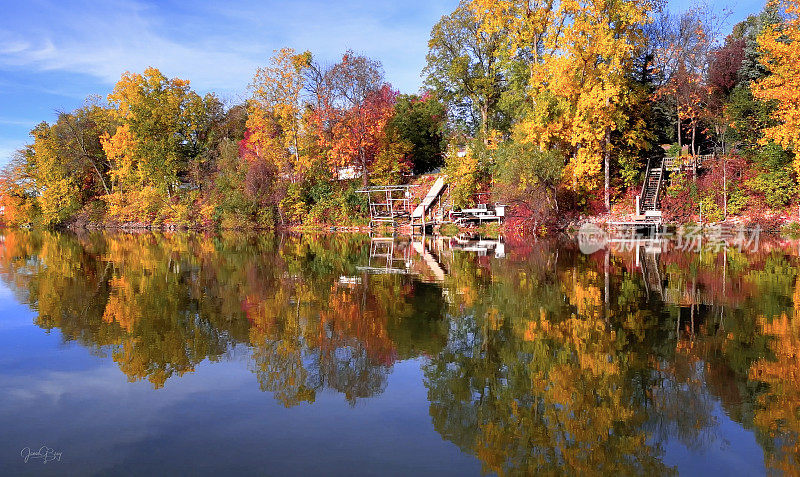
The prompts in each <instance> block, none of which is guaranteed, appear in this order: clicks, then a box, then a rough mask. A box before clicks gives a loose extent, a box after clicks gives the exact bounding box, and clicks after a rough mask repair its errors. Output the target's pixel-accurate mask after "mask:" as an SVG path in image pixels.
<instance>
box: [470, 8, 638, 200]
mask: <svg viewBox="0 0 800 477" xmlns="http://www.w3.org/2000/svg"><path fill="white" fill-rule="evenodd" d="M473 8H474V9H475V11H476V12H478V13H479V14H480V15H482V18H484V22H483V24H482V27H481V29H482V31H486V32H490V33H499V32H502V31H506V32H508V40H507V45H508V47H509V48H510V49H511V54H512V55H513V54H522V53H524V54H525V55H526V56H527V57H528V58H529V60H528V65H529V72H530V79H529V85H530V87H529V112H528V114H527V115H526V117H525V118H524V119H523V120H521V121H520V123H519V125H518V128H519V134H520V135H521V136H522V137H523V138H524V140H525V141H528V142H531V143H533V144H536V145H538V146H539V147H540V148H542V149H548V148H559V149H561V150H562V151H563V152H564V154H565V156H566V157H567V158H568V159H569V164H568V167H567V171H566V173H567V174H568V176H569V177H570V178H571V181H570V182H571V185H572V188H573V189H576V190H578V189H592V188H594V187H595V186H596V185H597V182H598V181H597V179H598V178H599V176H600V173H601V170H603V171H604V184H605V186H604V189H605V204H606V207H607V208H608V207H609V206H610V194H609V180H610V162H611V154H612V150H611V149H612V144H611V135H612V132H613V131H614V130H616V129H617V128H618V127H620V126H621V125H622V124H624V123H625V122H626V120H627V118H626V117H625V114H624V111H625V107H624V106H625V105H626V104H630V103H631V102H632V101H633V99H634V98H633V95H631V92H630V87H629V81H628V76H629V75H630V73H631V71H632V69H633V68H632V65H633V60H634V58H635V57H636V56H637V54H638V52H639V50H640V48H641V46H642V44H643V42H644V35H643V32H642V26H643V25H644V24H645V23H647V22H648V21H649V17H648V13H649V12H650V11H651V9H652V8H653V4H652V3H651V2H635V3H634V2H622V1H614V2H605V1H602V2H600V1H592V0H589V1H580V2H562V3H559V4H557V5H556V4H553V3H551V2H536V3H535V4H534V5H531V4H530V3H529V2H516V1H494V0H475V1H474V2H473Z"/></svg>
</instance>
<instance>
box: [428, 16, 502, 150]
mask: <svg viewBox="0 0 800 477" xmlns="http://www.w3.org/2000/svg"><path fill="white" fill-rule="evenodd" d="M501 45H502V32H501V31H497V30H487V29H484V28H481V14H480V13H478V12H477V11H476V10H474V9H472V8H470V2H469V1H466V0H462V1H461V2H460V3H459V5H458V7H457V8H456V10H455V11H454V12H453V13H451V14H450V15H445V16H443V17H442V19H441V20H439V22H438V23H436V25H434V27H433V29H432V30H431V38H430V40H429V41H428V55H427V57H426V59H427V64H426V66H425V69H424V70H423V75H425V77H426V79H425V84H426V86H427V87H428V88H430V89H431V90H432V91H435V92H436V95H437V96H438V97H439V98H441V99H442V101H444V102H445V104H447V105H448V107H449V108H450V109H451V112H452V113H453V114H454V116H455V118H454V119H456V121H458V120H459V119H460V120H461V121H463V122H464V123H465V125H466V126H467V127H468V132H472V133H479V134H480V136H481V137H483V138H485V137H487V135H488V132H489V131H490V130H491V129H494V128H496V127H498V125H499V123H500V117H499V116H500V108H499V104H500V99H501V95H502V93H503V91H504V89H505V79H504V77H503V74H502V69H501V68H502V64H501V61H500V59H499V57H498V53H499V49H500V47H501Z"/></svg>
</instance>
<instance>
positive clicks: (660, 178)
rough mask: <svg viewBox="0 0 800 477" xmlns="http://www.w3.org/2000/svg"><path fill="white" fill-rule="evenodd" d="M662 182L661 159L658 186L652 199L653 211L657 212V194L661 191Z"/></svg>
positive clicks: (662, 168)
mask: <svg viewBox="0 0 800 477" xmlns="http://www.w3.org/2000/svg"><path fill="white" fill-rule="evenodd" d="M663 181H664V159H661V174H659V175H658V185H656V195H655V196H654V197H653V210H658V193H659V191H661V183H662V182H663Z"/></svg>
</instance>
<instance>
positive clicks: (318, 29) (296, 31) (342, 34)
mask: <svg viewBox="0 0 800 477" xmlns="http://www.w3.org/2000/svg"><path fill="white" fill-rule="evenodd" d="M457 4H458V1H457V0H404V1H396V0H344V1H332V0H329V1H324V0H295V1H286V2H282V1H275V0H265V1H255V0H252V1H247V0H245V1H240V0H227V1H224V2H220V1H213V0H197V1H192V2H186V1H177V0H163V1H156V0H113V1H99V0H94V1H92V0H61V1H51V0H0V11H2V12H3V14H2V15H1V16H0V165H1V164H4V163H6V162H7V160H8V158H9V157H10V156H11V154H12V153H13V151H14V150H16V149H18V148H20V147H21V146H23V145H24V144H25V143H27V142H29V141H30V138H29V136H28V131H30V129H31V128H32V127H33V126H35V125H36V124H37V123H39V122H40V121H52V120H53V118H54V117H55V111H57V110H72V109H74V108H76V107H79V106H80V105H81V104H82V103H83V102H84V100H85V98H86V97H87V96H89V95H100V96H102V97H105V96H106V95H107V94H108V93H109V92H110V90H111V88H112V87H113V85H114V83H115V82H116V81H117V80H118V79H119V77H120V75H121V74H122V73H123V72H125V71H137V72H140V71H142V70H144V68H146V67H147V66H155V67H157V68H159V69H161V71H162V72H163V73H164V74H166V75H167V76H170V77H173V76H177V77H180V78H184V79H189V80H191V84H192V87H193V88H194V89H195V90H197V91H198V92H200V93H205V92H208V91H214V92H216V93H217V94H218V95H219V96H220V97H222V98H223V99H225V100H227V101H230V102H238V101H240V100H241V99H243V98H244V97H245V95H246V89H247V84H248V82H249V81H250V80H251V78H252V76H253V73H254V72H255V69H256V67H258V66H260V65H263V64H265V63H266V61H267V59H268V58H269V56H270V55H271V54H272V51H273V50H275V49H277V48H281V47H284V46H289V47H292V48H295V49H297V50H311V52H312V53H314V55H315V56H316V57H317V58H318V59H320V60H322V61H328V62H332V61H335V60H336V59H337V57H339V56H340V55H341V53H342V52H344V51H345V50H346V49H348V48H351V49H353V50H355V51H356V52H359V53H362V54H366V55H367V56H370V57H373V58H376V59H379V60H380V61H381V62H382V63H383V66H384V69H385V70H386V78H387V79H388V81H389V82H391V83H392V84H393V85H394V86H395V87H396V88H397V89H399V90H400V91H402V92H415V91H416V90H417V89H418V88H419V87H420V85H421V82H422V80H421V78H420V71H421V70H422V67H423V66H424V64H425V53H426V51H427V41H428V37H429V33H430V29H431V27H432V26H433V24H434V23H436V21H438V19H439V18H440V17H441V16H442V15H444V14H447V13H449V12H450V11H452V10H453V9H454V8H455V6H456V5H457ZM688 5H689V2H688V1H686V0H671V1H670V8H671V9H673V10H680V9H683V8H686V7H687V6H688ZM724 5H727V6H728V8H729V9H730V10H731V11H732V14H731V16H730V17H729V21H728V23H729V24H733V23H735V22H737V21H739V20H741V19H743V18H744V17H746V16H747V15H748V14H750V13H754V12H758V11H759V10H761V8H762V7H763V5H764V2H763V1H760V0H740V1H738V2H736V1H729V2H726V3H725V4H724ZM714 7H715V8H716V9H721V8H722V4H719V5H718V4H717V3H714Z"/></svg>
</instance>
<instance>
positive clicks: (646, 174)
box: [637, 157, 652, 212]
mask: <svg viewBox="0 0 800 477" xmlns="http://www.w3.org/2000/svg"><path fill="white" fill-rule="evenodd" d="M651 159H652V158H650V157H648V158H647V169H645V171H644V182H643V183H642V192H641V193H639V203H640V204H641V203H642V200H643V199H644V190H645V188H646V187H647V179H648V178H649V177H650V160H651ZM637 212H642V211H641V210H638V211H637Z"/></svg>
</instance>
